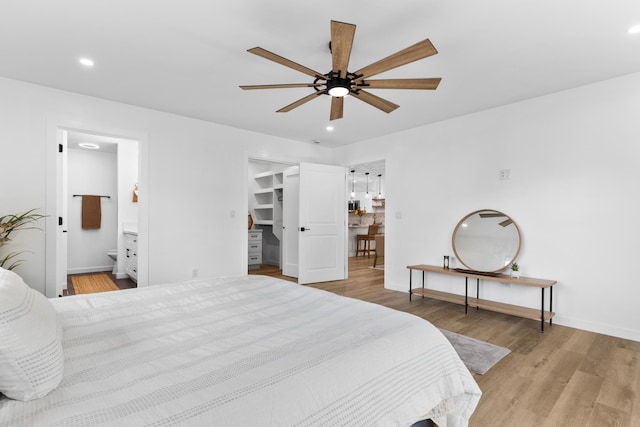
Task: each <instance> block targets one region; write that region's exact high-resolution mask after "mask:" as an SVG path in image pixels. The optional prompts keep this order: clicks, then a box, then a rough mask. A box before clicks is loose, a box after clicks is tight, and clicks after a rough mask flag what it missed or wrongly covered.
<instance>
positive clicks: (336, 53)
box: [240, 21, 441, 120]
mask: <svg viewBox="0 0 640 427" xmlns="http://www.w3.org/2000/svg"><path fill="white" fill-rule="evenodd" d="M355 32H356V26H355V25H353V24H347V23H344V22H338V21H331V42H330V43H329V48H330V49H331V58H332V68H331V71H329V72H328V73H326V74H324V73H320V72H318V71H315V70H312V69H310V68H307V67H305V66H303V65H300V64H298V63H296V62H293V61H290V60H288V59H286V58H283V57H282V56H279V55H276V54H275V53H272V52H269V51H268V50H265V49H263V48H261V47H254V48H253V49H249V50H248V52H250V53H253V54H255V55H258V56H261V57H263V58H266V59H268V60H271V61H274V62H277V63H278V64H281V65H284V66H285V67H289V68H292V69H294V70H296V71H300V72H301V73H304V74H306V75H308V76H311V77H313V78H314V80H313V83H289V84H271V85H251V86H240V87H241V88H242V89H245V90H248V89H284V88H299V87H311V88H313V89H315V92H313V93H312V94H310V95H307V96H305V97H304V98H301V99H299V100H297V101H295V102H293V103H291V104H289V105H287V106H286V107H283V108H281V109H279V110H278V111H277V112H278V113H286V112H288V111H291V110H293V109H294V108H296V107H299V106H301V105H302V104H304V103H306V102H309V101H311V100H312V99H315V98H318V97H319V96H320V95H329V96H331V114H330V117H329V118H330V120H336V119H340V118H342V116H343V113H344V111H343V110H344V96H345V95H351V96H353V97H355V98H356V99H359V100H361V101H363V102H366V103H367V104H369V105H372V106H373V107H376V108H378V109H380V110H382V111H384V112H385V113H390V112H392V111H393V110H395V109H396V108H398V107H399V105H397V104H394V103H393V102H391V101H387V100H386V99H383V98H380V97H378V96H376V95H374V94H372V93H370V92H367V91H366V90H364V89H430V90H434V89H436V88H437V87H438V84H439V83H440V80H441V79H440V78H439V77H438V78H419V79H388V80H369V78H370V77H372V76H375V75H377V74H380V73H383V72H385V71H388V70H391V69H394V68H397V67H400V66H402V65H406V64H409V63H411V62H414V61H417V60H419V59H423V58H427V57H429V56H431V55H435V54H436V53H438V51H437V50H436V48H435V47H433V45H432V44H431V42H430V41H429V39H426V40H423V41H421V42H418V43H416V44H414V45H413V46H410V47H408V48H406V49H403V50H401V51H398V52H396V53H394V54H392V55H389V56H387V57H386V58H383V59H381V60H379V61H377V62H374V63H373V64H370V65H367V66H366V67H364V68H360V69H359V70H356V71H354V72H349V71H348V66H349V57H350V56H351V48H352V45H353V38H354V36H355Z"/></svg>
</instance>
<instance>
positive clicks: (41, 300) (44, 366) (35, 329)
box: [0, 268, 64, 401]
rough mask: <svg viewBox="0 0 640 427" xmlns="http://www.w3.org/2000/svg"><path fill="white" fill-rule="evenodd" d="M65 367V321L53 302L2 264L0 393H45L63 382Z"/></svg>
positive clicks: (22, 396) (17, 395) (11, 395)
mask: <svg viewBox="0 0 640 427" xmlns="http://www.w3.org/2000/svg"><path fill="white" fill-rule="evenodd" d="M63 369H64V355H63V353H62V325H61V324H60V322H59V321H58V314H57V312H56V311H55V310H54V309H53V306H52V305H51V302H49V300H47V298H45V296H44V295H42V294H41V293H39V292H38V291H36V290H34V289H31V288H30V287H29V286H27V284H26V283H24V281H23V280H22V278H21V277H20V276H18V275H17V274H15V273H13V272H12V271H8V270H5V269H3V268H0V393H2V394H4V395H5V396H7V397H9V398H12V399H17V400H23V401H26V400H32V399H36V398H39V397H43V396H45V395H46V394H47V393H49V392H50V391H51V390H53V389H55V388H56V387H57V386H58V384H60V380H61V379H62V373H63Z"/></svg>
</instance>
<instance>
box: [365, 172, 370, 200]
mask: <svg viewBox="0 0 640 427" xmlns="http://www.w3.org/2000/svg"><path fill="white" fill-rule="evenodd" d="M365 175H366V176H367V194H366V197H369V172H366V173H365Z"/></svg>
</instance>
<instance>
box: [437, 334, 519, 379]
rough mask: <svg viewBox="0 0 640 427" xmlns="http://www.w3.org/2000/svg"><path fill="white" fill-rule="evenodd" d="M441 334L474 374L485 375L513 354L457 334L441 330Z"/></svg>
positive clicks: (501, 348)
mask: <svg viewBox="0 0 640 427" xmlns="http://www.w3.org/2000/svg"><path fill="white" fill-rule="evenodd" d="M440 332H442V333H443V334H444V336H445V337H446V338H447V339H448V340H449V342H450V343H451V345H452V346H453V348H454V349H455V350H456V352H457V353H458V355H459V356H460V359H462V361H463V362H464V364H465V365H466V367H467V369H469V371H471V372H472V373H474V374H480V375H483V374H484V373H486V372H487V371H488V370H489V369H491V367H492V366H493V365H495V364H496V363H498V362H499V361H500V360H501V359H502V358H503V357H505V356H506V355H507V354H509V353H510V352H511V350H509V349H508V348H504V347H500V346H497V345H494V344H491V343H488V342H485V341H480V340H477V339H474V338H470V337H466V336H464V335H460V334H456V333H455V332H449V331H445V330H444V329H440Z"/></svg>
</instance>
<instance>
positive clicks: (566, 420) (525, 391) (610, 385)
mask: <svg viewBox="0 0 640 427" xmlns="http://www.w3.org/2000/svg"><path fill="white" fill-rule="evenodd" d="M372 261H373V258H371V259H367V258H362V257H359V258H350V259H349V279H348V280H343V281H337V282H328V283H319V284H313V285H309V286H313V287H316V288H320V289H325V290H327V291H330V292H334V293H336V294H339V295H345V296H349V297H353V298H357V299H361V300H365V301H370V302H374V303H377V304H381V305H384V306H387V307H391V308H394V309H397V310H401V311H406V312H409V313H412V314H415V315H417V316H420V317H422V318H424V319H426V320H428V321H430V322H431V323H433V324H434V325H436V326H437V327H439V328H443V329H447V330H449V331H453V332H457V333H460V334H464V335H467V336H470V337H473V338H477V339H480V340H483V341H488V342H491V343H493V344H496V345H500V346H503V347H507V348H509V349H510V350H511V353H510V354H509V355H508V356H507V357H505V358H504V359H503V360H501V361H500V362H499V363H498V364H497V365H496V366H494V367H493V368H492V369H491V370H490V371H489V372H487V373H486V374H485V375H474V377H475V379H476V381H477V382H478V384H479V385H480V388H481V389H482V392H483V396H482V399H481V400H480V404H479V405H478V407H477V409H476V411H475V413H474V414H473V416H472V418H471V423H470V425H471V426H481V427H485V426H517V427H526V426H553V427H555V426H558V427H560V426H562V427H573V426H576V427H582V426H599V427H602V426H629V427H632V426H640V363H639V362H640V343H639V342H635V341H629V340H624V339H620V338H614V337H610V336H606V335H600V334H596V333H592V332H586V331H582V330H579V329H573V328H568V327H564V326H560V325H555V324H554V325H553V326H552V327H548V326H547V327H546V328H545V332H544V333H543V334H542V333H540V324H539V323H538V322H536V321H533V320H527V319H521V318H517V317H513V316H508V315H504V314H500V313H493V312H488V311H482V310H480V311H475V310H469V314H467V315H465V314H464V309H463V307H462V306H460V305H456V304H451V303H447V302H442V301H435V300H429V299H420V298H414V299H413V301H412V302H411V303H410V302H409V297H408V294H407V293H405V292H398V291H392V290H388V289H384V286H383V274H384V272H383V271H382V270H376V269H372V268H370V265H371V264H372ZM250 274H266V275H273V276H276V277H280V278H283V279H288V278H286V277H284V276H281V275H280V271H279V270H277V269H276V268H274V267H269V266H264V267H263V268H261V269H259V270H252V271H250ZM408 278H409V276H408V273H407V282H408ZM407 288H408V283H407Z"/></svg>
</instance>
